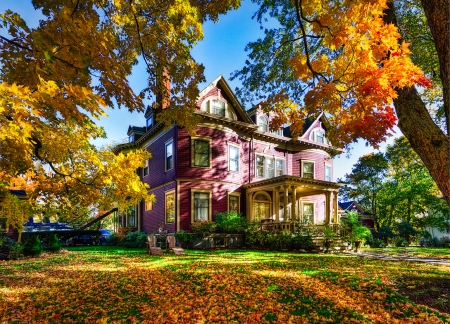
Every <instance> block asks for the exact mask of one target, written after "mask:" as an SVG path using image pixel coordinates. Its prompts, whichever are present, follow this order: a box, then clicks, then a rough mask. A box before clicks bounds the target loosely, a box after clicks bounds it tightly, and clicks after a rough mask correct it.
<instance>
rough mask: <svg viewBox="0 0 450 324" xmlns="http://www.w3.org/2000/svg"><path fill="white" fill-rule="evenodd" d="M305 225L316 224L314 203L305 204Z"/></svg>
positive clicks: (303, 212)
mask: <svg viewBox="0 0 450 324" xmlns="http://www.w3.org/2000/svg"><path fill="white" fill-rule="evenodd" d="M302 214H303V223H304V224H313V223H314V203H303V211H302Z"/></svg>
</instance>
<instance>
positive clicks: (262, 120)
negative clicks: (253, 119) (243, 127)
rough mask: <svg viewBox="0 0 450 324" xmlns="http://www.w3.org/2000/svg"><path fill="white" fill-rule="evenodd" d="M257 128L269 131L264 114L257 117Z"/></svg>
mask: <svg viewBox="0 0 450 324" xmlns="http://www.w3.org/2000/svg"><path fill="white" fill-rule="evenodd" d="M258 130H260V131H261V132H268V131H269V123H268V122H267V118H266V116H259V117H258Z"/></svg>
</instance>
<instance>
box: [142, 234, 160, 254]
mask: <svg viewBox="0 0 450 324" xmlns="http://www.w3.org/2000/svg"><path fill="white" fill-rule="evenodd" d="M145 244H146V245H147V252H148V254H151V255H163V251H162V249H161V247H157V246H156V236H155V235H149V236H147V242H146V243H145Z"/></svg>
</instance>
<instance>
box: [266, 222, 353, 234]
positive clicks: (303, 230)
mask: <svg viewBox="0 0 450 324" xmlns="http://www.w3.org/2000/svg"><path fill="white" fill-rule="evenodd" d="M326 226H328V227H329V228H331V230H332V232H333V234H334V236H335V237H345V236H346V235H347V234H348V231H347V230H346V229H345V227H343V226H342V225H340V224H328V225H322V224H321V225H304V224H298V223H295V222H292V221H286V222H275V221H273V220H270V221H269V220H262V221H261V230H264V231H271V232H274V233H280V232H287V233H297V234H300V235H310V236H312V237H317V238H321V237H324V228H325V227H326Z"/></svg>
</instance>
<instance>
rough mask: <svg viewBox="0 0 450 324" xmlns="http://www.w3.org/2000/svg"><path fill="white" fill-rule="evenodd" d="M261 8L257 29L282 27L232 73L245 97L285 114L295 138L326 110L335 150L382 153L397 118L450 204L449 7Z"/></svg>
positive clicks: (311, 4) (445, 2)
mask: <svg viewBox="0 0 450 324" xmlns="http://www.w3.org/2000/svg"><path fill="white" fill-rule="evenodd" d="M255 2H257V3H258V4H259V5H260V8H259V10H258V12H257V13H256V14H255V16H254V17H256V19H257V20H258V22H259V23H261V24H263V23H264V22H265V21H267V20H270V18H272V19H275V20H276V23H275V24H272V26H273V25H275V26H276V27H273V28H271V29H266V30H265V37H264V38H263V39H259V40H257V41H256V42H253V43H250V44H248V46H247V50H249V51H250V54H249V60H248V61H247V62H246V66H245V67H244V68H243V69H242V70H240V71H236V72H235V73H234V74H233V78H239V79H240V80H242V83H243V87H242V88H241V89H237V93H238V95H239V96H240V97H241V98H243V100H245V101H253V100H258V101H259V100H263V101H264V104H263V108H264V109H266V110H270V111H273V112H274V113H275V114H276V115H277V117H276V118H274V122H273V124H272V127H273V128H276V127H278V125H280V124H282V123H286V122H287V123H291V124H292V126H291V130H292V131H293V132H294V133H295V132H296V131H299V130H300V129H301V126H302V123H303V120H304V117H305V116H308V115H314V114H317V113H319V112H321V111H324V112H325V113H326V114H327V116H328V117H329V119H330V121H331V124H332V125H333V128H332V129H331V131H330V137H331V140H332V142H333V144H334V145H336V146H348V145H350V144H351V143H352V142H355V141H356V140H357V139H359V138H362V139H364V140H366V141H367V142H368V143H370V144H371V145H373V146H374V147H375V148H377V147H378V145H379V143H381V142H382V141H384V140H385V139H386V137H387V136H389V135H390V134H391V132H392V128H393V127H394V125H395V124H396V122H397V119H398V127H399V128H400V129H401V130H402V132H403V134H404V135H405V136H406V138H407V139H408V141H409V143H410V144H411V146H412V147H413V149H414V150H415V151H416V152H417V154H418V155H419V156H420V158H421V159H422V161H423V162H424V164H425V165H426V167H427V169H428V170H429V171H430V174H431V175H432V177H433V179H434V180H435V181H436V184H437V185H438V187H439V189H440V190H441V192H442V194H443V195H444V197H445V199H446V201H447V203H448V204H450V181H449V179H450V142H449V136H448V131H449V129H450V127H449V123H450V119H449V109H450V108H449V90H450V89H449V84H450V80H449V69H450V68H449V66H450V64H449V63H450V62H449V55H450V54H449V53H450V46H449V43H448V42H449V39H450V35H449V33H450V31H449V28H448V25H449V15H448V8H449V0H439V1H432V0H422V1H421V4H419V2H418V1H416V0H412V1H408V2H406V1H401V0H398V1H395V4H394V3H393V2H388V1H387V0H377V1H373V0H357V1H350V0H338V1H317V0H295V1H290V0H283V1H275V0H269V1H266V0H264V1H263V0H255ZM396 15H397V16H398V17H399V20H398V21H399V22H397V19H396ZM412 16H414V19H413V18H412ZM420 19H422V20H420ZM425 21H426V22H427V23H426V24H425V23H423V22H425ZM419 22H421V24H420V23H419ZM399 25H400V27H402V28H401V29H400V30H399V29H398V28H397V26H399ZM424 29H425V30H426V31H425V32H422V34H425V36H426V37H427V41H428V42H426V44H425V45H426V47H425V45H424V43H425V41H424V40H423V38H422V37H421V36H422V35H421V34H420V32H421V31H423V30H424ZM427 30H428V31H429V32H427ZM402 34H403V37H405V38H406V40H407V41H408V42H412V44H413V45H412V46H411V48H412V49H413V50H417V51H418V53H419V54H422V52H420V51H419V50H418V48H421V49H422V50H423V49H424V48H427V49H430V48H432V47H434V49H435V51H431V52H430V55H429V56H428V59H423V58H422V59H419V56H420V55H416V56H414V55H413V54H414V53H412V52H411V50H410V49H409V44H408V43H407V42H405V41H403V40H402ZM428 35H429V37H428ZM430 40H431V42H430ZM411 55H412V56H411ZM411 57H412V58H413V60H412V59H411ZM433 58H434V59H433ZM436 60H437V61H436ZM413 61H414V62H415V63H416V64H418V65H419V66H420V67H423V69H424V72H425V73H426V75H425V74H424V73H423V72H422V71H421V70H420V68H419V67H418V66H417V65H415V64H414V63H413ZM437 69H438V70H439V71H437ZM416 85H417V86H419V89H420V91H421V93H419V92H418V90H417V89H416V87H415V86H416ZM424 89H430V90H428V91H426V90H424ZM441 90H442V91H441ZM426 103H433V104H435V105H437V106H434V107H430V106H427V105H426ZM392 104H393V106H394V107H392ZM440 106H442V107H440Z"/></svg>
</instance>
